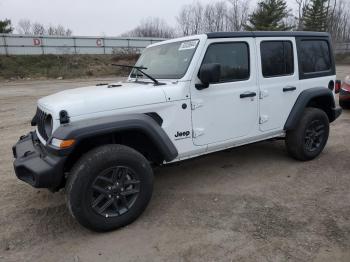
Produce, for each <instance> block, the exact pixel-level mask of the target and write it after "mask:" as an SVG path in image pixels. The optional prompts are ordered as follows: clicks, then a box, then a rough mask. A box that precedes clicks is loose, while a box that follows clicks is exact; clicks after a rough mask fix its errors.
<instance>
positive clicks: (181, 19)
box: [123, 0, 350, 41]
mask: <svg viewBox="0 0 350 262" xmlns="http://www.w3.org/2000/svg"><path fill="white" fill-rule="evenodd" d="M294 1H295V3H296V5H297V10H294V11H293V10H292V9H291V8H290V7H288V5H287V2H286V0H260V1H259V2H258V4H257V6H256V7H255V9H254V10H250V8H249V1H247V0H217V1H213V2H211V3H209V4H205V5H204V4H202V3H200V2H194V3H192V4H187V5H184V6H182V8H181V10H180V12H179V14H178V15H177V16H176V22H177V25H176V26H175V27H171V26H169V25H168V24H167V23H166V22H165V21H164V20H162V19H159V18H148V19H144V20H142V21H141V23H140V25H139V26H138V27H136V28H135V29H134V30H131V31H129V32H127V33H125V34H123V35H124V36H141V37H148V36H149V37H164V38H170V37H173V36H188V35H194V34H201V33H206V32H219V31H319V32H329V33H330V34H331V35H332V38H333V39H334V40H335V41H348V40H350V3H349V2H348V1H347V0H294Z"/></svg>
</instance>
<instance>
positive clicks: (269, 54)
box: [260, 41, 294, 77]
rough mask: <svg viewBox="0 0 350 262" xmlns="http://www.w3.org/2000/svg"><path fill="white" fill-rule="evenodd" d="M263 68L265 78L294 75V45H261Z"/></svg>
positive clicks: (274, 43)
mask: <svg viewBox="0 0 350 262" xmlns="http://www.w3.org/2000/svg"><path fill="white" fill-rule="evenodd" d="M260 52H261V66H262V74H263V76H264V77H277V76H285V75H291V74H293V73H294V58H293V44H292V42H290V41H264V42H261V44H260Z"/></svg>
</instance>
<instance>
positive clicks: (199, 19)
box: [191, 2, 204, 35]
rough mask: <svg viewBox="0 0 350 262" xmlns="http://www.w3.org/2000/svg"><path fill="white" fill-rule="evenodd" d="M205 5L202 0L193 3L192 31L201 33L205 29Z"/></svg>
mask: <svg viewBox="0 0 350 262" xmlns="http://www.w3.org/2000/svg"><path fill="white" fill-rule="evenodd" d="M203 10H204V9H203V6H202V4H201V3H200V2H196V3H194V4H193V5H192V23H191V24H192V33H191V34H194V35H196V34H200V33H201V32H202V29H203V24H202V23H203Z"/></svg>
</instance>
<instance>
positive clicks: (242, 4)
mask: <svg viewBox="0 0 350 262" xmlns="http://www.w3.org/2000/svg"><path fill="white" fill-rule="evenodd" d="M228 2H229V3H230V5H231V8H230V9H229V10H228V14H227V19H228V28H227V29H228V30H229V31H242V30H244V25H245V24H247V21H248V18H249V0H248V1H244V0H228Z"/></svg>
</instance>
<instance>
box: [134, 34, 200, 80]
mask: <svg viewBox="0 0 350 262" xmlns="http://www.w3.org/2000/svg"><path fill="white" fill-rule="evenodd" d="M198 43H199V40H189V41H181V42H175V43H169V44H163V45H159V46H153V47H149V48H146V49H145V50H144V52H143V53H142V55H141V57H140V58H139V60H138V61H137V63H136V65H135V66H137V67H145V68H147V69H143V70H142V71H144V72H145V73H146V74H148V75H150V76H152V77H154V78H157V79H180V78H182V77H183V76H184V75H185V74H186V72H187V69H188V67H189V65H190V63H191V60H192V57H193V55H194V53H195V51H196V49H197V46H198ZM130 76H131V77H136V76H137V77H138V78H140V77H141V78H142V77H143V75H142V74H141V73H140V72H137V70H135V69H134V70H133V71H132V72H131V75H130Z"/></svg>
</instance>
